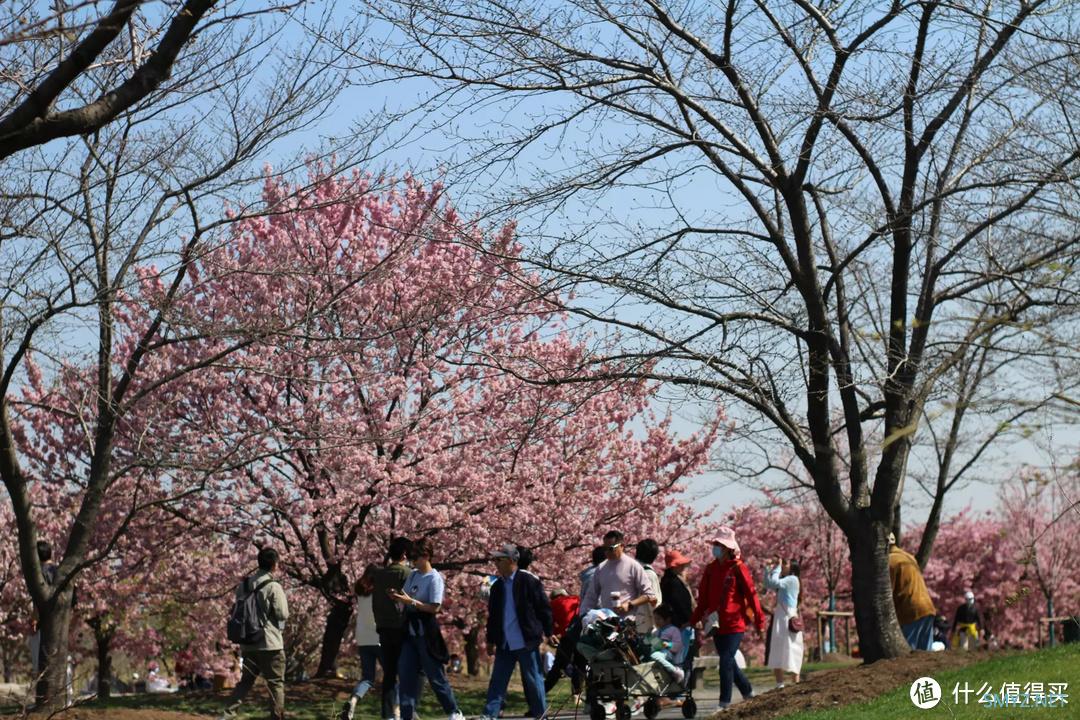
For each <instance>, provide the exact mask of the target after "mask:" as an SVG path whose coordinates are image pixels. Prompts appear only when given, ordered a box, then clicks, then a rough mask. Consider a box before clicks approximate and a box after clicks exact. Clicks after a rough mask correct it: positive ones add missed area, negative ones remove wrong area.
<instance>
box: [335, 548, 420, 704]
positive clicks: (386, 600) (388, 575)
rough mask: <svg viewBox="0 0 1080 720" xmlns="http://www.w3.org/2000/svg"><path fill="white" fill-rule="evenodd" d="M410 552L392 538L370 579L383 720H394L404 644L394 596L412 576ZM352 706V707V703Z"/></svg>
mask: <svg viewBox="0 0 1080 720" xmlns="http://www.w3.org/2000/svg"><path fill="white" fill-rule="evenodd" d="M410 552H412V541H410V540H409V539H408V538H404V537H400V536H399V537H395V538H393V539H392V540H390V544H389V546H387V548H386V564H385V565H384V566H383V567H381V568H378V569H377V570H375V571H374V572H373V573H372V577H371V614H372V617H373V618H374V620H375V633H376V635H378V638H379V663H380V664H381V665H382V671H383V681H382V695H381V697H380V705H381V710H380V717H381V718H382V719H383V720H394V716H395V712H394V708H395V707H396V706H397V704H398V664H399V661H400V659H401V648H402V647H403V646H404V644H405V606H404V605H402V604H401V603H399V602H398V601H396V600H395V599H394V597H393V595H394V593H396V592H400V591H401V589H402V588H403V587H405V580H406V579H407V578H408V577H409V573H410V572H412V568H410V567H409V563H408V560H407V558H408V555H409V553H410ZM350 699H351V698H350ZM353 705H354V707H355V703H353Z"/></svg>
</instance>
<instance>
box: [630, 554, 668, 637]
mask: <svg viewBox="0 0 1080 720" xmlns="http://www.w3.org/2000/svg"><path fill="white" fill-rule="evenodd" d="M659 555H660V546H659V545H658V544H657V543H656V541H655V540H653V539H652V538H645V539H644V540H641V541H639V542H638V544H637V545H635V546H634V559H635V560H637V561H638V562H639V563H641V569H642V570H644V571H645V577H647V578H648V579H649V586H650V587H651V588H652V591H653V596H654V597H655V598H656V602H655V603H653V602H647V603H643V604H641V605H639V606H638V608H637V612H636V613H635V614H634V616H635V618H636V619H637V632H638V635H641V636H642V637H644V636H646V635H649V634H650V633H652V631H653V630H655V629H656V621H655V620H654V619H653V607H654V606H659V605H660V604H661V603H663V602H664V593H663V590H662V589H661V587H660V576H659V575H657V574H656V571H655V570H653V566H652V564H653V563H654V562H656V558H657V557H659Z"/></svg>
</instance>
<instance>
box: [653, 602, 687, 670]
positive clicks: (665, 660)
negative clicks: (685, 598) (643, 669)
mask: <svg viewBox="0 0 1080 720" xmlns="http://www.w3.org/2000/svg"><path fill="white" fill-rule="evenodd" d="M653 619H654V620H655V621H656V630H654V631H653V633H654V639H653V647H654V648H656V649H654V650H653V652H652V654H651V655H649V657H650V658H652V659H653V660H655V661H656V662H658V663H660V666H661V667H662V668H664V670H666V671H667V672H668V674H669V675H671V677H672V679H673V680H675V682H677V683H682V681H683V679H684V673H683V669H682V665H683V661H684V659H685V657H686V652H687V648H686V647H685V646H684V645H683V634H682V631H681V630H679V628H677V627H675V624H674V623H673V622H672V612H671V608H670V607H669V606H668V605H666V604H663V603H661V604H660V605H657V606H656V608H654V609H653ZM657 646H659V647H657Z"/></svg>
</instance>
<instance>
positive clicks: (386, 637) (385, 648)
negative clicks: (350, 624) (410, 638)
mask: <svg viewBox="0 0 1080 720" xmlns="http://www.w3.org/2000/svg"><path fill="white" fill-rule="evenodd" d="M404 644H405V628H403V627H401V628H380V629H379V659H380V660H381V661H382V669H383V684H382V718H383V720H387V719H388V718H393V717H394V702H395V700H396V699H397V684H398V659H399V658H401V647H402V645H404Z"/></svg>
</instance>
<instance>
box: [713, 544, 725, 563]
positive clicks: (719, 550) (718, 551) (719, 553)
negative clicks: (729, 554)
mask: <svg viewBox="0 0 1080 720" xmlns="http://www.w3.org/2000/svg"><path fill="white" fill-rule="evenodd" d="M712 556H713V557H714V558H716V559H717V560H723V559H724V547H723V546H722V545H713V549H712Z"/></svg>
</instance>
